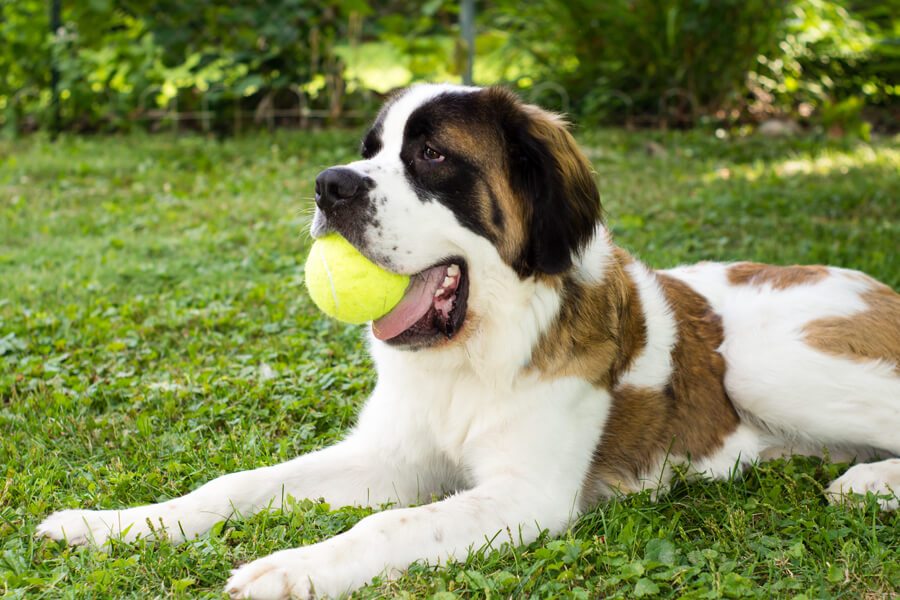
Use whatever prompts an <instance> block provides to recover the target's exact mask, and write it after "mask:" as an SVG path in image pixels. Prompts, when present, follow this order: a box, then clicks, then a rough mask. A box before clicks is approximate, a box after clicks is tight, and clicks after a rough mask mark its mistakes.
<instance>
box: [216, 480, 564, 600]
mask: <svg viewBox="0 0 900 600" xmlns="http://www.w3.org/2000/svg"><path fill="white" fill-rule="evenodd" d="M538 483H540V482H538ZM573 504H574V492H573V493H572V497H569V498H567V499H566V498H564V496H563V495H562V494H559V493H556V494H554V493H553V492H552V490H548V489H547V487H546V486H545V485H535V482H527V481H522V480H519V481H516V480H514V479H509V480H506V481H503V480H499V481H496V482H493V483H491V484H487V485H481V486H478V487H476V488H473V489H471V490H469V491H466V492H461V493H459V494H456V495H454V496H451V497H449V498H447V499H445V500H442V501H439V502H435V503H433V504H429V505H425V506H419V507H414V508H403V509H398V510H393V511H388V512H381V513H377V514H374V515H371V516H369V517H366V518H365V519H363V520H362V521H360V522H359V523H358V524H357V525H356V526H355V527H353V528H352V529H350V530H349V531H347V532H345V533H343V534H341V535H338V536H335V537H333V538H331V539H328V540H325V541H323V542H320V543H317V544H313V545H311V546H305V547H302V548H294V549H291V550H283V551H280V552H276V553H274V554H271V555H269V556H267V557H265V558H262V559H259V560H256V561H253V562H251V563H249V564H247V565H245V566H243V567H241V568H240V569H238V570H236V571H235V572H234V574H233V575H232V577H231V579H230V580H229V582H228V585H227V586H226V591H227V592H228V593H229V594H231V596H232V597H234V598H253V599H254V600H263V599H286V598H312V597H317V598H322V597H329V598H338V597H340V596H342V595H343V594H346V593H347V592H348V591H351V590H353V589H356V588H357V587H360V586H362V585H363V584H365V583H367V582H368V581H370V580H371V579H372V577H374V576H377V575H379V574H381V573H386V574H387V575H388V576H393V575H395V574H396V573H398V572H400V571H403V570H405V569H406V568H407V567H408V566H409V565H410V564H412V563H413V562H415V561H416V560H419V559H423V560H427V561H428V562H429V564H437V563H438V562H446V561H448V560H453V559H460V560H464V559H465V558H466V555H467V553H468V552H469V550H470V549H474V550H478V549H479V548H481V547H483V546H484V545H486V544H488V543H491V544H496V545H500V544H502V543H503V542H512V543H515V544H519V543H528V542H531V541H533V540H534V539H536V537H537V535H538V534H539V533H540V531H541V530H542V529H548V530H549V531H550V534H551V535H553V534H558V533H560V532H561V531H562V530H564V528H565V527H566V524H567V523H568V521H569V519H570V518H571V517H572V516H573V514H572V512H573Z"/></svg>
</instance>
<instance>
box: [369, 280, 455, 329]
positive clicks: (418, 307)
mask: <svg viewBox="0 0 900 600" xmlns="http://www.w3.org/2000/svg"><path fill="white" fill-rule="evenodd" d="M446 276H447V265H441V266H439V267H433V268H431V269H428V270H427V271H423V272H422V273H419V274H417V275H413V276H412V277H411V278H410V280H409V287H408V288H406V293H405V294H404V295H403V298H402V299H401V300H400V303H399V304H398V305H397V306H395V307H394V308H393V309H392V310H391V312H389V313H388V314H386V315H384V316H383V317H381V318H380V319H377V320H376V321H375V322H373V323H372V333H374V334H375V337H376V338H378V339H379V340H389V339H391V338H393V337H397V336H398V335H400V334H401V333H403V332H404V331H406V330H407V329H409V328H410V327H412V326H413V325H415V324H416V323H417V322H418V321H419V319H421V318H422V317H424V316H425V314H426V313H428V311H429V310H430V309H431V306H432V304H433V303H434V293H435V292H436V291H437V290H438V288H439V287H440V285H441V283H443V281H444V278H445V277H446Z"/></svg>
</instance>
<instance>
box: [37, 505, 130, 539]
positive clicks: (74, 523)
mask: <svg viewBox="0 0 900 600" xmlns="http://www.w3.org/2000/svg"><path fill="white" fill-rule="evenodd" d="M115 519H116V511H108V510H61V511H58V512H55V513H53V514H52V515H50V516H49V517H47V518H46V519H44V520H43V521H42V522H41V524H40V525H38V526H37V531H36V532H35V535H37V536H38V537H45V538H49V539H51V540H57V541H64V542H66V543H67V544H69V545H70V546H85V545H88V544H94V545H96V546H102V545H103V544H105V543H106V542H107V541H108V540H109V538H110V536H111V535H112V534H113V532H114V531H115Z"/></svg>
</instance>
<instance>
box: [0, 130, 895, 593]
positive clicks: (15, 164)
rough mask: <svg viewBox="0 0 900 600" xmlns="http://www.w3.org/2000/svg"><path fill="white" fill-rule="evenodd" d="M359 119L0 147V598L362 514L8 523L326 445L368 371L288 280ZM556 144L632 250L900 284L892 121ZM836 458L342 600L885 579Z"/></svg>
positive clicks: (826, 584)
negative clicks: (214, 521) (81, 530)
mask: <svg viewBox="0 0 900 600" xmlns="http://www.w3.org/2000/svg"><path fill="white" fill-rule="evenodd" d="M360 135H361V132H360V131H337V132H318V133H302V132H278V133H277V134H275V135H272V136H267V135H254V136H250V137H246V138H241V139H232V140H226V141H222V142H219V141H214V140H210V139H205V138H200V137H181V138H177V139H176V138H172V137H167V136H159V137H146V136H129V137H94V138H74V137H73V138H64V139H62V140H60V141H58V142H55V143H51V142H49V141H47V140H46V139H43V138H41V137H33V138H28V139H25V140H19V141H15V142H0V466H2V468H3V469H4V472H5V478H4V481H3V482H2V483H0V595H3V597H4V598H141V599H143V598H152V597H165V598H182V597H184V598H188V597H189V598H222V597H223V594H222V593H221V591H220V590H221V589H222V586H223V584H224V582H225V579H226V577H227V574H228V571H229V569H231V568H232V567H234V566H235V565H237V564H239V563H241V562H244V561H247V560H249V559H252V558H254V557H258V556H261V555H264V554H268V553H270V552H272V551H275V550H278V549H283V548H287V547H291V546H297V545H301V544H308V543H312V542H314V541H317V540H321V539H323V538H326V537H328V536H330V535H333V534H334V533H336V532H339V531H343V530H345V529H347V528H349V527H350V526H352V525H353V524H354V523H355V522H356V521H358V520H359V519H360V518H362V517H364V516H365V515H366V514H368V513H369V512H370V511H368V510H363V509H352V508H340V507H336V506H334V507H329V506H327V505H325V504H323V503H317V502H315V501H308V500H302V501H299V502H298V503H297V505H296V507H295V509H294V510H293V511H292V512H288V513H282V512H269V513H265V514H259V515H256V516H252V517H246V518H242V519H237V520H232V521H229V522H223V523H221V524H220V526H218V527H216V528H215V529H214V531H213V532H212V533H211V534H210V535H208V536H205V537H203V538H201V539H199V540H196V541H193V542H190V543H187V544H184V545H181V546H171V545H169V544H154V543H151V542H137V543H121V542H120V543H115V544H114V545H113V546H112V547H109V548H106V549H103V550H98V549H94V548H78V549H67V548H65V547H63V546H62V545H60V544H57V543H54V542H48V541H45V540H35V539H34V538H33V533H34V529H35V526H36V525H37V523H38V522H39V521H40V520H41V519H42V518H43V517H44V516H46V515H47V514H48V513H50V512H52V511H53V510H56V509H58V508H62V507H92V508H100V507H102V508H112V507H121V506H126V505H134V504H144V503H148V502H155V501H159V500H162V499H167V498H171V497H174V496H179V495H182V494H184V493H186V492H188V491H190V490H191V489H194V488H195V487H197V486H199V485H200V484H201V483H203V482H205V481H207V480H209V479H212V478H213V477H216V476H218V475H221V474H224V473H227V472H230V471H234V470H237V469H247V468H252V467H256V466H261V465H266V464H272V463H274V462H278V461H282V460H286V459H288V458H291V457H293V456H295V455H296V454H298V453H302V452H307V451H309V450H313V449H315V448H319V447H322V446H324V445H327V444H330V443H332V442H334V441H335V440H337V439H339V438H340V437H341V436H342V435H343V432H345V431H346V429H347V428H348V426H349V425H350V424H351V423H352V421H353V418H354V414H355V413H356V411H357V409H358V407H359V406H360V404H361V402H362V401H363V399H364V398H365V396H366V394H367V393H368V392H369V390H370V389H371V387H372V385H373V374H372V372H371V364H370V362H369V359H368V358H367V355H366V349H365V343H364V339H363V335H362V329H361V328H358V327H351V326H345V325H341V324H338V323H335V322H333V321H331V320H329V319H327V318H325V317H323V316H321V315H320V314H319V313H317V312H316V310H315V309H314V307H313V306H312V304H311V302H310V301H309V299H308V298H307V297H306V295H305V292H304V289H303V261H304V258H305V254H306V251H307V249H308V247H309V236H308V234H307V233H306V228H307V224H308V221H309V219H310V217H311V212H310V210H311V196H312V189H313V179H314V177H315V175H316V173H317V172H318V171H319V170H321V169H322V168H324V167H327V166H330V165H332V164H336V163H340V162H344V161H347V160H350V159H351V158H352V157H353V155H354V153H355V149H356V147H357V144H358V140H359V138H360ZM579 139H580V141H581V142H582V144H583V146H584V147H585V149H586V151H587V152H588V154H589V156H590V157H591V159H592V161H593V163H594V166H595V169H596V171H597V177H598V181H599V182H600V189H601V195H602V197H603V199H604V204H605V207H606V210H607V213H608V220H609V223H610V225H611V228H612V230H613V232H614V235H615V237H616V240H617V241H618V242H619V244H621V245H623V246H625V247H626V248H628V249H629V250H631V251H632V252H634V253H635V254H636V255H637V256H638V257H640V258H641V259H643V260H645V261H647V262H649V263H650V264H652V265H654V266H660V267H666V266H674V265H676V264H679V263H683V262H693V261H697V260H702V259H715V260H735V259H751V260H758V261H765V262H773V263H780V264H792V263H816V262H824V263H830V264H835V265H839V266H843V267H852V268H858V269H862V270H865V271H867V272H869V273H871V274H872V275H874V276H876V277H878V278H880V279H881V280H882V281H885V282H886V283H888V284H890V285H892V286H893V287H894V288H895V289H898V288H900V138H882V139H877V140H874V141H871V142H854V141H829V140H824V139H820V138H814V137H808V138H802V139H798V140H791V141H770V140H762V139H759V138H755V137H746V138H737V139H718V138H716V137H715V136H713V135H711V134H706V133H677V132H676V133H667V134H663V133H659V132H655V133H628V132H623V131H618V130H610V131H599V132H580V133H579ZM651 141H652V142H653V143H654V144H658V145H659V146H653V149H654V150H655V152H654V153H653V155H652V156H651V154H649V153H648V152H647V144H648V142H651ZM660 147H662V148H664V152H663V153H661V152H659V148H660ZM845 467H846V465H840V464H832V463H829V462H827V461H820V460H813V459H795V460H792V461H783V460H782V461H777V462H772V463H765V464H762V465H760V466H758V467H756V468H754V469H752V470H750V471H749V472H747V473H746V474H745V475H744V476H743V478H741V479H740V480H738V481H736V482H734V483H730V484H729V483H724V482H715V483H710V482H690V483H683V484H681V485H679V486H677V487H676V489H675V490H674V491H673V492H672V493H671V494H669V495H668V496H666V497H664V498H663V499H662V500H661V501H659V502H658V503H654V502H653V501H652V500H651V498H650V497H649V496H648V495H646V494H644V495H637V496H633V497H629V498H626V499H623V500H621V501H619V502H616V503H613V504H610V505H608V506H605V507H602V508H598V509H597V510H595V511H594V512H592V513H590V514H588V515H586V516H584V517H583V518H582V519H581V520H579V521H578V522H577V523H576V524H575V525H574V526H573V528H572V529H571V531H569V532H568V533H567V534H566V535H565V536H563V537H561V538H559V539H542V540H539V541H538V542H536V543H535V544H532V545H530V546H528V547H526V548H511V547H509V546H505V545H500V544H499V543H495V544H494V546H493V547H492V548H487V549H484V551H483V552H475V553H472V554H471V555H470V556H469V558H468V559H467V560H466V562H465V563H460V564H455V565H450V566H443V567H441V568H439V569H434V568H429V567H427V566H425V565H415V566H414V567H413V568H412V569H411V570H410V572H409V574H408V575H407V576H405V577H404V578H402V579H400V580H398V581H395V582H387V581H376V582H375V583H374V584H373V585H371V586H369V587H367V588H364V589H363V590H361V591H360V592H358V593H357V595H356V596H357V597H360V598H369V597H397V596H400V597H408V598H420V597H429V596H431V597H434V598H439V599H448V598H457V597H459V598H482V597H484V598H487V597H490V598H521V597H529V596H531V597H538V598H549V597H571V598H597V597H604V598H605V597H618V598H640V597H646V598H720V597H724V598H745V597H746V598H765V599H768V598H794V599H798V600H799V599H802V598H808V599H812V598H867V599H874V598H893V597H897V594H898V589H900V561H898V560H897V556H898V552H900V517H898V516H897V515H895V514H885V513H880V512H878V510H877V508H876V505H875V503H874V502H873V501H870V502H869V503H868V504H867V505H864V506H859V507H854V508H845V507H830V506H828V505H826V503H825V501H824V500H823V497H822V494H821V492H822V489H823V486H825V485H827V483H828V482H829V481H830V480H831V479H832V478H834V477H835V476H836V475H837V474H839V473H840V472H841V471H842V470H843V469H844V468H845Z"/></svg>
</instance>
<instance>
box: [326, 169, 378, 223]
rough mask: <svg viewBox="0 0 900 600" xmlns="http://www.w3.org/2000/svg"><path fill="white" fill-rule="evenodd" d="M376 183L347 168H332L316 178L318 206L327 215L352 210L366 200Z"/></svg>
mask: <svg viewBox="0 0 900 600" xmlns="http://www.w3.org/2000/svg"><path fill="white" fill-rule="evenodd" d="M374 186H375V182H374V181H373V180H372V179H371V178H369V177H366V176H365V175H363V174H361V173H359V172H357V171H354V170H353V169H350V168H347V167H331V168H330V169H325V170H324V171H322V172H321V173H319V176H318V177H316V206H318V207H319V209H321V210H322V211H324V212H325V214H326V215H329V214H331V213H332V212H333V211H335V210H340V209H342V208H352V206H353V205H354V204H357V203H359V202H361V201H362V200H364V199H365V198H366V195H367V193H368V191H369V190H371V189H372V188H373V187H374Z"/></svg>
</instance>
